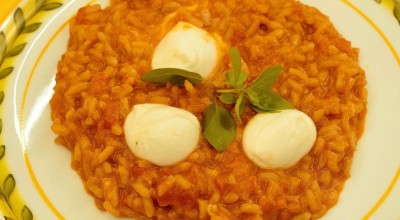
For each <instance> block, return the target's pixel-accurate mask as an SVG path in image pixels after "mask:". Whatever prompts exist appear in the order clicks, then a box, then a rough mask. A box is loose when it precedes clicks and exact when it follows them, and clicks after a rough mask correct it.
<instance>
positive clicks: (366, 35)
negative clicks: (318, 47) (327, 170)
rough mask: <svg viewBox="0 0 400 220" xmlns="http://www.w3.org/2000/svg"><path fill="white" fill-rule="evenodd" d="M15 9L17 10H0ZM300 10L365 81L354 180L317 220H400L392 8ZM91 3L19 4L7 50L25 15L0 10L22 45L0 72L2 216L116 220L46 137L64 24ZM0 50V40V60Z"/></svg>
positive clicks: (368, 3) (341, 3)
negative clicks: (338, 44) (322, 17)
mask: <svg viewBox="0 0 400 220" xmlns="http://www.w3.org/2000/svg"><path fill="white" fill-rule="evenodd" d="M394 1H395V0H393V2H394ZM8 2H9V3H8ZM13 2H18V1H17V0H16V1H7V3H3V2H2V4H14V3H13ZM35 2H36V3H42V4H43V5H42V9H46V10H41V11H40V12H37V11H36V12H35V11H33V9H34V8H35V5H34V4H35ZM302 2H304V3H306V4H309V5H313V6H315V7H317V8H318V9H320V10H321V11H322V12H323V13H325V14H326V15H328V16H329V17H330V19H331V21H332V22H333V23H334V25H335V26H336V28H337V29H338V30H339V32H340V33H341V34H342V35H343V36H344V37H345V38H346V39H348V40H350V41H351V42H352V44H353V46H354V47H358V48H360V49H361V51H360V63H361V66H362V67H363V68H364V70H365V71H366V75H367V80H368V85H367V89H368V93H369V94H368V114H367V119H366V126H365V127H366V129H365V132H364V135H363V137H362V139H361V140H360V142H359V144H358V150H357V152H356V153H355V156H354V161H353V166H352V170H351V177H350V179H349V180H348V181H347V182H346V185H345V188H344V190H343V192H342V194H341V196H340V199H339V202H338V204H337V205H336V206H335V207H333V208H332V209H331V210H330V211H329V212H328V213H327V214H326V215H325V216H324V217H323V219H369V218H370V219H388V220H391V219H400V209H399V207H400V183H399V181H398V180H399V178H400V144H399V138H400V114H399V111H398V109H400V57H399V54H400V40H398V39H399V37H400V25H399V21H398V20H396V19H395V17H394V16H393V14H392V10H393V9H392V8H391V7H392V6H393V2H392V0H387V1H383V2H384V3H381V4H378V3H377V2H375V1H374V0H353V1H345V0H331V1H320V0H303V1H302ZM385 2H386V3H385ZM88 3H89V2H88V1H76V0H75V1H74V0H60V1H40V0H37V1H22V2H21V3H19V5H18V6H19V7H21V8H22V11H23V15H22V17H23V18H24V20H25V27H26V28H27V27H30V29H29V28H28V29H26V31H25V32H28V33H22V34H20V35H19V36H18V38H16V41H15V42H14V43H12V42H11V41H12V40H11V39H12V36H13V34H14V33H15V25H14V22H15V20H18V19H19V20H20V19H21V18H22V17H21V13H20V11H18V12H16V11H17V10H16V7H14V9H13V10H11V11H10V12H4V11H3V12H2V11H1V10H2V9H0V19H1V17H2V14H3V15H4V13H9V16H8V17H7V18H6V19H5V20H4V21H3V24H2V25H1V26H0V30H2V31H3V33H5V34H4V35H5V36H6V38H7V42H8V45H7V46H8V48H9V49H11V50H12V48H15V49H16V50H15V51H14V52H18V51H17V49H18V47H17V46H18V45H23V44H24V43H26V46H25V47H24V48H23V50H22V51H21V53H19V54H18V55H16V56H13V57H10V58H6V60H5V61H4V62H3V63H2V65H1V66H0V73H1V71H2V70H4V69H5V68H8V67H14V69H13V71H12V73H11V74H10V75H9V76H7V77H5V78H4V79H1V81H0V91H4V94H5V98H4V101H3V102H2V104H1V106H0V108H1V109H0V118H1V119H2V125H3V126H2V127H3V129H2V133H1V145H4V146H5V147H4V148H3V149H5V156H4V157H3V158H2V159H0V188H1V189H2V190H3V191H7V193H6V194H7V195H9V197H8V200H6V199H4V198H2V199H0V211H2V212H3V214H4V215H6V216H9V217H13V218H17V219H30V217H32V216H34V218H35V219H62V218H66V219H114V217H113V216H111V215H110V214H108V213H106V212H101V211H99V210H98V209H97V208H96V207H95V205H94V202H93V199H92V197H90V196H88V194H87V193H86V192H85V190H84V188H83V185H82V183H81V180H80V178H79V177H78V175H76V173H75V172H74V171H73V170H72V169H71V168H70V153H69V152H68V151H67V150H66V149H64V148H62V147H59V146H55V144H54V142H53V140H54V138H55V135H54V133H53V132H52V131H51V130H50V125H51V120H50V110H49V105H48V102H49V100H50V98H51V96H52V93H53V90H52V88H53V86H54V83H55V82H54V77H55V73H56V67H57V66H56V65H57V62H58V60H59V59H60V56H61V54H62V53H63V52H64V51H65V49H66V44H67V40H68V27H67V23H66V22H67V20H68V19H69V18H71V17H72V16H73V15H74V14H75V13H76V11H77V10H78V9H79V8H80V7H81V6H83V5H85V4H88ZM101 3H102V4H103V5H105V4H106V3H107V2H106V1H101ZM8 6H9V5H8ZM0 8H1V7H0ZM5 8H7V7H5ZM8 8H13V7H8ZM4 10H5V9H4ZM399 10H400V8H399ZM37 23H41V24H40V25H38V24H37ZM35 25H36V26H35ZM36 28H37V29H36ZM3 45H4V43H3ZM1 46H2V43H1V35H0V53H1V48H2V47H1ZM20 48H21V47H20ZM0 76H1V74H0ZM1 149H2V148H0V156H1ZM14 181H15V182H14ZM13 183H16V185H15V187H14V185H13ZM9 207H11V208H12V210H9ZM0 219H1V218H0Z"/></svg>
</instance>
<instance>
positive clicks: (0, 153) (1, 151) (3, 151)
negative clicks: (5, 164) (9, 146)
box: [0, 145, 6, 160]
mask: <svg viewBox="0 0 400 220" xmlns="http://www.w3.org/2000/svg"><path fill="white" fill-rule="evenodd" d="M5 155H6V146H4V145H1V146H0V160H1V159H3V157H4V156H5Z"/></svg>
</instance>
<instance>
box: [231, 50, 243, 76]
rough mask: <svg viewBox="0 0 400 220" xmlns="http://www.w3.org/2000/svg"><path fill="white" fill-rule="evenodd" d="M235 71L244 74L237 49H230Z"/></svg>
mask: <svg viewBox="0 0 400 220" xmlns="http://www.w3.org/2000/svg"><path fill="white" fill-rule="evenodd" d="M229 55H230V57H231V62H232V67H233V71H234V72H236V73H240V72H242V58H241V57H240V53H239V51H238V50H237V49H236V48H229Z"/></svg>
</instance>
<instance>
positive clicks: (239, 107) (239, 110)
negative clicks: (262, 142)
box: [235, 93, 246, 124]
mask: <svg viewBox="0 0 400 220" xmlns="http://www.w3.org/2000/svg"><path fill="white" fill-rule="evenodd" d="M245 108H246V101H245V100H244V96H243V93H241V94H240V96H239V98H238V99H237V101H236V104H235V114H236V116H237V118H238V121H239V123H240V124H242V118H241V115H242V114H243V112H244V110H245Z"/></svg>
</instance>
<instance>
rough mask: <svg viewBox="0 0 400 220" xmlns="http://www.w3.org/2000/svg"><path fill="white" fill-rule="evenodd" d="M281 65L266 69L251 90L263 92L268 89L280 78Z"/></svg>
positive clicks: (254, 82)
mask: <svg viewBox="0 0 400 220" xmlns="http://www.w3.org/2000/svg"><path fill="white" fill-rule="evenodd" d="M281 71H282V67H281V66H273V67H270V68H268V69H266V70H264V71H263V72H262V73H261V74H260V75H259V76H258V77H257V78H256V79H255V80H254V81H253V83H252V84H251V86H250V90H253V91H257V92H261V91H263V92H264V91H268V90H269V89H270V88H271V86H272V84H274V82H275V81H276V80H277V79H278V77H279V74H280V72H281Z"/></svg>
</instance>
